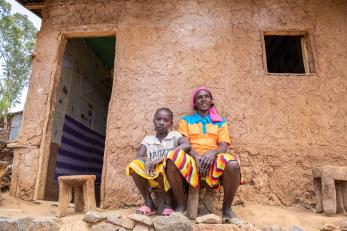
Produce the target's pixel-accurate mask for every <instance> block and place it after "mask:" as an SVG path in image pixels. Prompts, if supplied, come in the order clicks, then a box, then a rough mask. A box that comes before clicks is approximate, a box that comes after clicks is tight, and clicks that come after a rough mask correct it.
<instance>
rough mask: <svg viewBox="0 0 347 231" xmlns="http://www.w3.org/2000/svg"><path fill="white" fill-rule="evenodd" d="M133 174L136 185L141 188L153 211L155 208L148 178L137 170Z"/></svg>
mask: <svg viewBox="0 0 347 231" xmlns="http://www.w3.org/2000/svg"><path fill="white" fill-rule="evenodd" d="M131 176H132V177H133V179H134V182H135V185H136V187H137V188H138V189H139V191H140V193H141V195H142V197H143V199H144V200H145V205H146V206H148V207H149V208H151V210H152V211H153V210H155V206H154V203H153V199H152V197H151V192H150V191H149V185H148V181H147V179H145V178H143V177H141V176H140V175H138V174H137V173H136V172H135V171H134V172H132V174H131Z"/></svg>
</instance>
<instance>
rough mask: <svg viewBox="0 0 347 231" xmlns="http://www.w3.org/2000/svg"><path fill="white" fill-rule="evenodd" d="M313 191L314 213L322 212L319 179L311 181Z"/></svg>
mask: <svg viewBox="0 0 347 231" xmlns="http://www.w3.org/2000/svg"><path fill="white" fill-rule="evenodd" d="M313 184H314V191H315V193H316V213H320V212H323V200H322V184H321V178H315V179H313Z"/></svg>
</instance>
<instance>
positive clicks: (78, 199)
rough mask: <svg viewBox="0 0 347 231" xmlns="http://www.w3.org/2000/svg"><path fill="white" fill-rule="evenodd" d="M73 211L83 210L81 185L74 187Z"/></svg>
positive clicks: (79, 211)
mask: <svg viewBox="0 0 347 231" xmlns="http://www.w3.org/2000/svg"><path fill="white" fill-rule="evenodd" d="M74 202H75V212H76V213H82V212H83V210H84V200H83V188H82V186H77V187H74Z"/></svg>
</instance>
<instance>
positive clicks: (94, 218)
mask: <svg viewBox="0 0 347 231" xmlns="http://www.w3.org/2000/svg"><path fill="white" fill-rule="evenodd" d="M83 221H85V222H87V223H88V224H89V226H90V227H91V230H93V231H101V230H104V231H115V230H120V231H122V230H123V231H126V230H134V231H154V230H160V231H193V230H194V231H205V230H206V231H210V230H217V231H218V230H227V231H260V229H257V228H256V227H255V226H253V225H251V224H246V223H245V222H239V223H238V224H222V218H221V217H219V216H216V215H214V214H208V215H205V216H201V217H198V218H197V219H196V222H197V223H198V224H194V223H195V222H194V221H191V220H189V219H188V218H187V217H186V216H184V215H182V214H180V213H173V214H171V215H170V216H157V217H154V218H152V217H148V216H145V215H141V214H131V215H129V216H127V217H123V216H121V215H119V214H118V213H108V214H103V213H99V212H95V211H90V212H88V213H87V214H86V215H85V216H84V218H83ZM239 221H240V220H239Z"/></svg>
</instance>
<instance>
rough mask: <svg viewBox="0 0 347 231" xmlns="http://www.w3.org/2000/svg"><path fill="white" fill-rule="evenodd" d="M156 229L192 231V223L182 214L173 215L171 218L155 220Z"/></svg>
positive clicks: (159, 217) (162, 230) (161, 217)
mask: <svg viewBox="0 0 347 231" xmlns="http://www.w3.org/2000/svg"><path fill="white" fill-rule="evenodd" d="M153 223H154V228H155V229H156V230H161V231H190V230H192V223H191V222H190V220H189V219H188V218H187V217H185V216H183V215H182V214H180V213H176V212H174V213H172V214H171V215H170V216H157V217H156V218H154V220H153Z"/></svg>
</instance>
